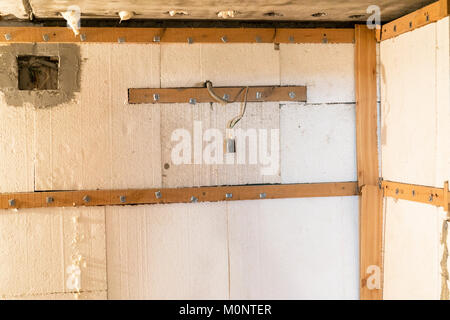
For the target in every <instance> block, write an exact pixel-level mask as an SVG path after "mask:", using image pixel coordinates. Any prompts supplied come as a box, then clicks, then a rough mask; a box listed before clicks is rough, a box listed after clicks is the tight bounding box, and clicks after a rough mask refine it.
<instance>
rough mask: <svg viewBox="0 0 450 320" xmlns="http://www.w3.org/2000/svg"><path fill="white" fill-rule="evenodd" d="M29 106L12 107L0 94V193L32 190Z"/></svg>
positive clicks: (31, 143) (31, 142)
mask: <svg viewBox="0 0 450 320" xmlns="http://www.w3.org/2000/svg"><path fill="white" fill-rule="evenodd" d="M34 117H35V114H34V112H33V109H32V108H31V107H23V108H17V107H11V106H7V105H6V104H5V103H4V99H3V95H1V94H0V161H1V169H0V192H29V191H33V190H34V144H33V141H34V136H33V131H34V130H33V126H34Z"/></svg>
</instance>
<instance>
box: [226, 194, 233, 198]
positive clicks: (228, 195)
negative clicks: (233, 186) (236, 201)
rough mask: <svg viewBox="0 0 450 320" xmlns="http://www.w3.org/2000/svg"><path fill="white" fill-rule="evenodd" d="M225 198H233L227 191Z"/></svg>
mask: <svg viewBox="0 0 450 320" xmlns="http://www.w3.org/2000/svg"><path fill="white" fill-rule="evenodd" d="M225 198H227V199H231V198H233V194H232V193H227V194H225Z"/></svg>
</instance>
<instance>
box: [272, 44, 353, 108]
mask: <svg viewBox="0 0 450 320" xmlns="http://www.w3.org/2000/svg"><path fill="white" fill-rule="evenodd" d="M354 51H355V46H354V44H299V45H296V44H280V75H281V76H280V78H281V79H280V81H281V85H283V86H284V85H306V86H307V88H308V89H307V95H308V103H354V102H355V52H354Z"/></svg>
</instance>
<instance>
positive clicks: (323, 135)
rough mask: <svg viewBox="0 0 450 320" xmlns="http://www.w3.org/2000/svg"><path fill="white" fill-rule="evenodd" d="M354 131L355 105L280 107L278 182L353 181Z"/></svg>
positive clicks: (291, 105)
mask: <svg viewBox="0 0 450 320" xmlns="http://www.w3.org/2000/svg"><path fill="white" fill-rule="evenodd" d="M355 128H356V124H355V105H354V104H333V105H326V104H322V105H305V104H286V105H283V106H282V107H281V110H280V130H281V131H280V137H281V182H282V183H311V182H339V181H356V179H357V177H356V140H355V139H356V133H355Z"/></svg>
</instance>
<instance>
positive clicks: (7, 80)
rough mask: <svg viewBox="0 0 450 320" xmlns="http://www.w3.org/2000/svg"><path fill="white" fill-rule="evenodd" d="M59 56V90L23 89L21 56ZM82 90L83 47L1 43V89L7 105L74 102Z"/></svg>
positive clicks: (47, 104)
mask: <svg viewBox="0 0 450 320" xmlns="http://www.w3.org/2000/svg"><path fill="white" fill-rule="evenodd" d="M20 55H36V56H50V57H59V74H58V78H59V79H58V80H59V81H58V89H57V90H19V89H18V88H19V87H18V83H19V80H18V76H19V72H18V63H17V56H20ZM79 91H80V47H79V46H78V45H75V44H36V43H35V44H11V45H5V46H0V92H1V93H2V94H3V95H4V99H5V102H6V104H7V105H10V106H17V107H21V106H24V105H31V106H34V107H36V108H42V107H51V106H56V105H60V104H63V103H65V102H69V101H71V100H72V99H73V98H74V97H75V93H76V92H79Z"/></svg>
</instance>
